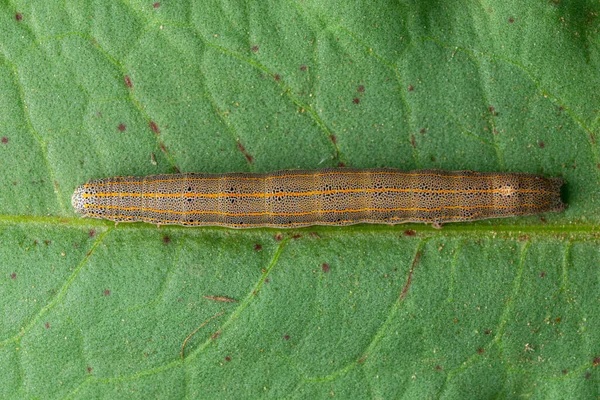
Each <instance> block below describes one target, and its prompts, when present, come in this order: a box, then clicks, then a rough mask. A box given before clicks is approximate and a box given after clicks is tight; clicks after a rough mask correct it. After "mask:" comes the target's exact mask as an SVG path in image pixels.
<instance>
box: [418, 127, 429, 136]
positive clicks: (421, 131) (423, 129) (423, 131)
mask: <svg viewBox="0 0 600 400" xmlns="http://www.w3.org/2000/svg"><path fill="white" fill-rule="evenodd" d="M425 132H427V130H426V129H425V128H422V129H421V130H420V131H419V133H420V134H421V135H424V134H425Z"/></svg>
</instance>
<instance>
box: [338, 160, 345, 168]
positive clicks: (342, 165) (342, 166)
mask: <svg viewBox="0 0 600 400" xmlns="http://www.w3.org/2000/svg"><path fill="white" fill-rule="evenodd" d="M345 166H346V163H343V162H341V161H340V162H339V163H338V167H340V168H344V167H345Z"/></svg>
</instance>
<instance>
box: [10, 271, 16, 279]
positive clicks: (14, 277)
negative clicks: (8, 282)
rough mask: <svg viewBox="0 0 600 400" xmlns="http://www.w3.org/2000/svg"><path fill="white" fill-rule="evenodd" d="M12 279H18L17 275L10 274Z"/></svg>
mask: <svg viewBox="0 0 600 400" xmlns="http://www.w3.org/2000/svg"><path fill="white" fill-rule="evenodd" d="M10 279H13V280H14V279H17V273H16V272H13V273H12V274H10Z"/></svg>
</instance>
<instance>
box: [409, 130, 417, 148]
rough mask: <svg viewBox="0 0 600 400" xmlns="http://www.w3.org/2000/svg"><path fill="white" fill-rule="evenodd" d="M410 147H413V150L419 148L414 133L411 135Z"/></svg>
mask: <svg viewBox="0 0 600 400" xmlns="http://www.w3.org/2000/svg"><path fill="white" fill-rule="evenodd" d="M410 145H411V146H412V147H413V149H416V148H417V141H416V140H415V135H413V134H412V133H411V134H410Z"/></svg>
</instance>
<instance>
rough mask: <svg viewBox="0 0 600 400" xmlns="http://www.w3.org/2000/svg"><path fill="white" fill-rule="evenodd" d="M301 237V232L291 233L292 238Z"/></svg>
mask: <svg viewBox="0 0 600 400" xmlns="http://www.w3.org/2000/svg"><path fill="white" fill-rule="evenodd" d="M301 237H302V234H301V233H295V234H293V235H292V239H300V238H301Z"/></svg>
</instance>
